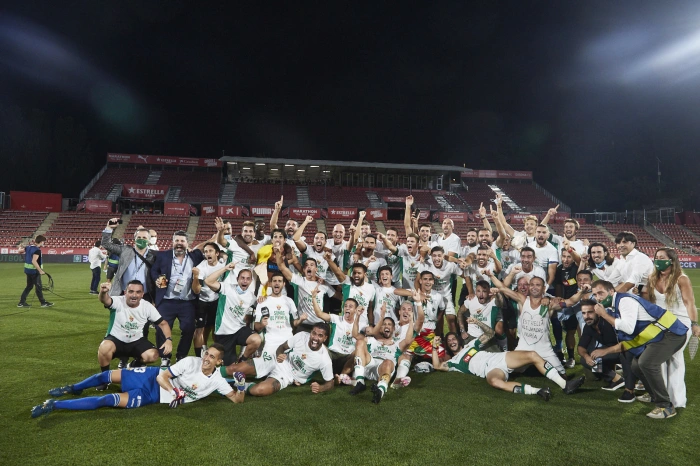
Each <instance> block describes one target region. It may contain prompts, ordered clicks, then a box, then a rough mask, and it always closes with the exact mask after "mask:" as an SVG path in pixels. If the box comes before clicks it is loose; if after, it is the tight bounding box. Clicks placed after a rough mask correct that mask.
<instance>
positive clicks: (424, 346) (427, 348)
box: [405, 330, 445, 361]
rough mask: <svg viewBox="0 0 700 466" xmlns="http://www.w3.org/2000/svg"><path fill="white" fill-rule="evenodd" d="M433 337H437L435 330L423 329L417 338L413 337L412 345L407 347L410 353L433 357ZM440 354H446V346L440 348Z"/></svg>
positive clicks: (427, 357) (441, 356)
mask: <svg viewBox="0 0 700 466" xmlns="http://www.w3.org/2000/svg"><path fill="white" fill-rule="evenodd" d="M433 338H435V331H434V330H422V331H421V332H420V333H419V334H418V336H417V337H416V338H414V339H413V342H412V343H411V345H410V346H409V347H408V348H407V349H406V351H405V352H406V353H408V354H409V355H415V356H418V357H421V358H426V359H430V360H431V361H432V358H433ZM438 356H440V358H443V357H444V356H445V348H443V347H442V345H441V346H440V347H439V348H438Z"/></svg>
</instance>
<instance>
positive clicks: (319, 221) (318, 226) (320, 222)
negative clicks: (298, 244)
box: [316, 218, 328, 237]
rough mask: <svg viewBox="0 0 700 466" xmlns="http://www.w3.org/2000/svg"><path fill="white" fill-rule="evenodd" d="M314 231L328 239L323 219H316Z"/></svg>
mask: <svg viewBox="0 0 700 466" xmlns="http://www.w3.org/2000/svg"><path fill="white" fill-rule="evenodd" d="M316 231H320V232H323V233H325V234H326V237H328V230H326V221H325V220H324V219H322V218H318V219H316Z"/></svg>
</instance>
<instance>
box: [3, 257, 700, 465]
mask: <svg viewBox="0 0 700 466" xmlns="http://www.w3.org/2000/svg"><path fill="white" fill-rule="evenodd" d="M46 269H47V270H48V272H49V273H51V274H52V275H53V277H54V280H55V292H56V293H58V294H60V295H62V296H64V297H65V298H66V299H63V298H59V297H56V296H51V295H49V300H50V301H53V302H54V303H55V306H54V307H53V308H50V309H42V308H40V307H39V305H38V304H39V303H38V302H37V300H36V298H35V297H32V298H31V299H30V301H31V302H32V304H33V307H32V308H31V309H30V310H28V311H26V312H22V311H24V309H18V308H17V307H16V304H17V302H18V298H19V294H20V292H21V290H22V289H23V287H24V284H25V278H24V274H23V273H22V266H21V265H20V264H0V283H2V285H1V288H0V316H1V317H0V355H1V358H0V394H1V396H0V422H1V423H2V427H0V464H2V465H19V464H22V465H33V464H42V465H63V464H66V465H92V464H95V465H112V464H114V465H131V464H178V465H181V464H189V465H199V464H244V465H247V464H270V465H275V464H312V463H317V464H339V465H343V464H382V465H387V466H388V465H393V464H441V465H443V464H446V465H461V464H494V465H501V464H520V465H522V464H533V465H550V464H551V465H559V464H565V465H577V464H611V465H620V464H625V463H628V464H634V465H644V464H654V465H657V466H658V465H690V464H698V463H697V462H698V460H697V458H698V456H697V450H696V447H695V444H694V441H695V437H696V436H697V434H698V432H700V428H698V427H697V425H698V423H697V419H698V418H699V417H700V408H699V405H698V401H699V398H700V390H699V388H700V359H699V360H698V361H693V362H690V361H689V357H688V356H687V353H686V364H687V373H686V384H687V387H688V398H689V401H688V407H687V408H685V409H681V410H680V411H679V414H678V415H677V416H676V417H675V418H673V419H669V420H665V421H658V420H651V419H648V418H647V417H646V416H644V414H645V413H647V412H648V411H650V410H651V406H650V405H647V404H642V403H639V402H635V403H631V404H622V403H618V402H617V396H619V394H620V392H619V391H618V392H615V393H609V392H606V391H604V390H601V389H600V387H601V386H602V384H603V383H602V382H595V381H593V380H592V379H591V378H590V377H589V379H588V381H587V382H586V384H585V385H584V386H583V387H582V390H581V392H580V393H577V394H575V395H572V396H566V395H564V394H563V393H562V392H561V391H559V389H558V388H557V387H556V386H555V385H554V384H552V383H551V382H550V381H548V380H547V379H544V378H526V377H521V378H519V380H523V381H525V382H527V383H530V384H532V385H534V386H544V385H549V386H550V387H552V388H553V389H555V388H556V390H553V391H554V392H555V397H554V399H553V400H552V401H550V402H549V403H545V402H544V401H542V400H541V399H540V398H539V397H537V396H519V395H513V394H509V393H506V392H502V391H497V390H495V389H492V388H491V387H489V386H488V385H487V384H486V381H485V380H483V379H479V378H476V377H471V376H465V375H462V374H457V373H433V374H428V375H421V374H415V373H411V374H410V375H411V377H412V378H413V383H412V384H411V386H410V387H408V388H406V389H402V390H398V391H393V390H390V392H389V393H388V394H387V396H385V398H384V400H383V401H382V403H381V404H380V405H373V404H372V403H371V402H370V398H371V393H370V391H369V390H368V391H367V392H365V393H364V394H362V395H360V396H358V397H350V396H349V395H348V393H347V392H348V388H347V387H342V388H338V389H336V390H333V391H331V392H329V393H325V394H321V395H312V394H311V391H310V389H309V387H308V386H304V387H292V388H288V389H285V390H283V391H282V392H281V393H278V394H276V395H273V396H271V397H269V398H257V399H256V398H253V397H247V398H246V402H245V403H244V404H242V405H234V404H233V403H231V402H229V401H228V400H226V399H225V398H223V397H220V396H219V395H212V396H210V397H209V398H207V399H206V400H203V401H199V402H197V403H194V404H191V405H185V406H181V407H179V408H178V409H176V410H172V409H169V408H168V406H167V405H155V406H148V407H145V408H141V409H134V410H118V409H100V410H97V411H82V412H78V411H73V412H69V411H58V412H54V413H52V414H51V415H49V416H47V417H42V418H39V419H31V418H30V416H29V411H30V408H31V407H32V406H34V405H36V404H38V403H40V402H42V401H44V400H45V399H46V398H48V394H47V390H48V389H49V388H52V387H55V386H58V385H63V384H66V383H72V382H76V381H78V380H81V379H83V378H84V377H86V376H88V375H90V374H93V373H95V372H98V371H99V367H98V365H97V356H96V355H97V346H98V345H99V343H100V341H101V340H102V337H103V336H104V331H105V329H106V325H107V313H106V311H105V309H104V308H103V307H102V306H101V305H100V304H99V302H98V300H97V297H96V296H93V295H89V294H88V291H89V282H90V271H89V269H88V266H87V265H86V264H82V265H74V264H65V265H64V264H61V265H59V264H47V266H46ZM688 273H689V275H690V277H691V279H692V280H693V281H694V282H695V283H696V289H700V273H698V272H696V271H694V270H691V271H689V272H688ZM32 296H33V294H32ZM699 298H700V297H699ZM699 302H700V301H699ZM178 338H179V329H178V328H177V325H176V328H175V331H174V339H175V342H177V341H178ZM113 366H116V361H114V362H113ZM569 372H570V373H573V374H580V373H581V372H582V368H581V367H580V366H578V365H577V366H576V368H575V369H574V370H572V371H569ZM94 394H96V392H94V391H92V390H88V391H86V392H85V393H84V395H88V396H90V395H94Z"/></svg>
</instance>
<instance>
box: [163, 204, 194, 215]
mask: <svg viewBox="0 0 700 466" xmlns="http://www.w3.org/2000/svg"><path fill="white" fill-rule="evenodd" d="M163 213H164V214H165V215H190V205H189V204H184V203H180V202H166V203H165V204H164V205H163Z"/></svg>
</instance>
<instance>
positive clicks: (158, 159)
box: [107, 154, 223, 167]
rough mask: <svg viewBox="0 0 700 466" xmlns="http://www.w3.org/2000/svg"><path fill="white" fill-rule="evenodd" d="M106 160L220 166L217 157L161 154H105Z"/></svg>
mask: <svg viewBox="0 0 700 466" xmlns="http://www.w3.org/2000/svg"><path fill="white" fill-rule="evenodd" d="M107 162H112V163H140V164H149V165H174V166H179V167H221V166H222V165H223V163H222V162H221V161H219V160H217V159H198V158H194V157H166V156H163V155H140V154H107Z"/></svg>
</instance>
